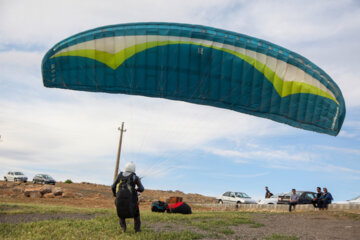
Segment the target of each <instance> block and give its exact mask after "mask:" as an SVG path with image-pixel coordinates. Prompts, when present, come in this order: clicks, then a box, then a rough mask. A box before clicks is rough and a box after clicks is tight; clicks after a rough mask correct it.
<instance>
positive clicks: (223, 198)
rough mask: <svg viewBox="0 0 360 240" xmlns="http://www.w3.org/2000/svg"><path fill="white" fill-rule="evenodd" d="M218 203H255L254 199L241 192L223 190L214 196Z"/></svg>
mask: <svg viewBox="0 0 360 240" xmlns="http://www.w3.org/2000/svg"><path fill="white" fill-rule="evenodd" d="M216 200H217V202H218V203H219V204H223V203H227V204H229V203H230V204H256V201H255V200H254V199H252V198H251V197H250V196H249V195H247V194H246V193H243V192H230V191H229V192H225V193H224V194H222V195H220V196H218V197H217V198H216Z"/></svg>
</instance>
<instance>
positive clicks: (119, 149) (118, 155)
mask: <svg viewBox="0 0 360 240" xmlns="http://www.w3.org/2000/svg"><path fill="white" fill-rule="evenodd" d="M118 130H119V131H120V139H119V148H118V153H117V158H116V165H115V173H114V182H115V180H116V177H117V175H118V171H119V163H120V153H121V144H122V136H123V132H126V130H125V129H124V122H122V123H121V128H118Z"/></svg>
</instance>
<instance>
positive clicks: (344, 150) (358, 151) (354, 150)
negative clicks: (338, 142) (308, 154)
mask: <svg viewBox="0 0 360 240" xmlns="http://www.w3.org/2000/svg"><path fill="white" fill-rule="evenodd" d="M318 147H319V148H321V149H325V150H330V151H337V152H341V153H344V154H354V155H360V149H359V148H341V147H333V146H318Z"/></svg>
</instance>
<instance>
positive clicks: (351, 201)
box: [334, 196, 360, 204]
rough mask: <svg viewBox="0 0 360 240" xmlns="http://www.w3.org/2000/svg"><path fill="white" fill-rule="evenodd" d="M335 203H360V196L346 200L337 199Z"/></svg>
mask: <svg viewBox="0 0 360 240" xmlns="http://www.w3.org/2000/svg"><path fill="white" fill-rule="evenodd" d="M334 204H360V196H357V197H354V198H352V199H350V200H346V201H337V202H334Z"/></svg>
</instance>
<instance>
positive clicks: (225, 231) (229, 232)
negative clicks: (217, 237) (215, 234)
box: [219, 228, 235, 235]
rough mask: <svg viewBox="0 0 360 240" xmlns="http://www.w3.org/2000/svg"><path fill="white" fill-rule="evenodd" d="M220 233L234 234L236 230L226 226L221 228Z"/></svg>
mask: <svg viewBox="0 0 360 240" xmlns="http://www.w3.org/2000/svg"><path fill="white" fill-rule="evenodd" d="M219 233H222V234H225V235H232V234H234V233H235V232H234V230H232V229H230V228H224V229H221V230H220V231H219Z"/></svg>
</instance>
